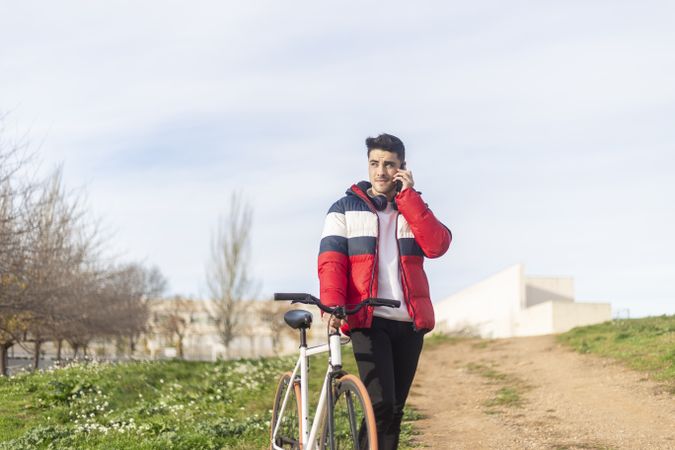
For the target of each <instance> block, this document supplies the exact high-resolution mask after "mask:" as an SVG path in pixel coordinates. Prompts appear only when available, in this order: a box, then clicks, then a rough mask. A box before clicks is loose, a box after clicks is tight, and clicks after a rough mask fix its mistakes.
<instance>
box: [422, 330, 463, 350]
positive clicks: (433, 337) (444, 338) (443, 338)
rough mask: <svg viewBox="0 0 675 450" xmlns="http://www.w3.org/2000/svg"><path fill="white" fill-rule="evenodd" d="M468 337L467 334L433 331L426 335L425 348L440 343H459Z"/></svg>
mask: <svg viewBox="0 0 675 450" xmlns="http://www.w3.org/2000/svg"><path fill="white" fill-rule="evenodd" d="M466 339H468V338H467V337H465V336H459V335H454V334H449V333H444V332H440V331H437V332H433V333H430V334H429V335H427V336H425V337H424V348H435V347H437V346H439V345H453V344H458V343H460V342H462V341H465V340H466Z"/></svg>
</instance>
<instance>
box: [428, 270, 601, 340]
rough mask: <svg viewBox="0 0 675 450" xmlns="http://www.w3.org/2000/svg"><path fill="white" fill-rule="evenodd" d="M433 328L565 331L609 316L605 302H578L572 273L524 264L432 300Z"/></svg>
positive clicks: (499, 333)
mask: <svg viewBox="0 0 675 450" xmlns="http://www.w3.org/2000/svg"><path fill="white" fill-rule="evenodd" d="M434 310H435V312H436V323H437V329H438V330H442V331H448V332H458V333H466V334H472V335H478V336H481V337H485V338H505V337H513V336H536V335H543V334H554V333H563V332H565V331H568V330H570V329H572V328H574V327H576V326H582V325H591V324H595V323H601V322H604V321H607V320H610V319H611V314H612V309H611V305H610V304H609V303H577V302H575V299H574V280H573V279H572V278H571V277H532V276H526V275H525V274H524V267H523V265H522V264H517V265H514V266H512V267H509V268H508V269H506V270H503V271H501V272H499V273H497V274H495V275H493V276H491V277H489V278H487V279H485V280H483V281H481V282H478V283H476V284H474V285H473V286H470V287H468V288H466V289H464V290H462V291H460V292H458V293H456V294H453V295H451V296H450V297H448V298H446V299H444V300H441V301H439V302H437V303H435V304H434Z"/></svg>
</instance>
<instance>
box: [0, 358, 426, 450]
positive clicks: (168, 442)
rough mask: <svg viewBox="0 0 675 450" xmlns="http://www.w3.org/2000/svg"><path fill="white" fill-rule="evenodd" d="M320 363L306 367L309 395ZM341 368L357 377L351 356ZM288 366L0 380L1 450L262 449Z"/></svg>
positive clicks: (188, 365)
mask: <svg viewBox="0 0 675 450" xmlns="http://www.w3.org/2000/svg"><path fill="white" fill-rule="evenodd" d="M325 358H326V355H317V356H315V357H313V359H312V360H311V363H310V367H311V368H313V370H312V372H311V373H310V377H311V378H312V383H313V384H312V386H313V388H315V389H318V387H319V385H320V382H321V379H320V378H321V377H322V376H323V374H324V367H325V364H326V362H325V361H326V359H325ZM343 359H344V360H345V367H346V368H347V370H349V371H351V372H353V373H357V372H356V368H355V363H354V361H353V357H352V355H351V348H345V349H344V350H343ZM294 363H295V360H294V358H287V357H284V358H265V359H256V360H238V361H227V362H218V363H206V362H186V361H164V362H137V363H125V364H92V363H90V364H78V365H74V366H70V367H67V368H63V369H57V370H53V371H48V372H43V373H36V374H22V375H18V376H15V377H12V378H8V379H0V449H12V450H15V449H29V448H30V449H33V448H45V449H47V448H49V449H52V448H55V449H56V448H58V449H62V448H78V449H79V448H97V449H120V448H124V449H192V448H195V449H220V448H226V449H263V448H267V446H268V442H267V438H268V435H269V421H270V416H271V411H270V408H271V404H272V400H273V396H274V389H275V387H276V381H277V379H278V377H279V375H280V374H281V373H282V372H284V371H287V370H291V369H292V368H293V365H294ZM407 418H408V420H410V419H411V418H414V414H408V415H407ZM411 435H412V427H411V424H410V423H406V425H405V431H404V442H410V440H411ZM406 447H407V445H404V448H406Z"/></svg>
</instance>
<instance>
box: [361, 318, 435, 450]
mask: <svg viewBox="0 0 675 450" xmlns="http://www.w3.org/2000/svg"><path fill="white" fill-rule="evenodd" d="M351 338H352V348H353V349H354V357H355V359H356V364H357V366H358V368H359V374H360V376H361V381H363V384H365V385H366V389H368V394H369V395H370V400H371V402H372V403H373V410H374V412H375V420H376V421H377V440H378V443H379V448H380V449H381V450H389V449H396V448H398V439H399V434H400V433H401V419H402V418H403V407H404V406H405V401H406V399H407V398H408V392H409V391H410V386H411V385H412V382H413V378H414V377H415V371H416V370H417V361H418V360H419V356H420V353H421V352H422V344H423V343H424V336H423V334H422V333H420V332H417V331H415V330H414V329H413V325H412V323H411V322H399V321H396V320H388V319H383V318H380V317H373V324H372V327H371V328H358V329H355V330H352V332H351ZM361 448H364V447H363V446H362V447H361Z"/></svg>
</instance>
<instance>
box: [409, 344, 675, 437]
mask: <svg viewBox="0 0 675 450" xmlns="http://www.w3.org/2000/svg"><path fill="white" fill-rule="evenodd" d="M409 403H410V404H411V405H413V406H415V407H416V408H417V409H418V410H419V411H420V412H421V413H422V414H423V415H424V416H425V418H424V419H422V420H420V421H417V422H416V427H417V428H418V429H420V430H421V431H422V434H421V435H420V436H418V438H417V439H418V441H419V443H420V448H425V447H426V448H432V449H470V450H476V449H519V450H520V449H556V450H563V449H570V450H571V449H675V396H673V395H672V394H669V393H667V392H665V391H664V389H663V387H660V386H659V385H658V384H656V383H654V382H652V381H650V380H649V379H647V377H646V376H645V375H644V374H642V373H638V372H635V371H632V370H630V369H626V368H624V367H622V366H621V365H620V364H618V363H614V362H611V361H608V360H605V359H602V358H598V357H595V356H592V355H581V354H578V353H574V352H572V351H570V350H568V349H566V348H565V347H563V346H560V345H559V344H557V343H556V342H555V340H554V338H553V337H551V336H542V337H534V338H515V339H505V340H494V341H473V340H472V341H461V342H460V343H456V344H452V343H442V344H440V345H437V346H435V347H430V348H425V350H424V352H423V353H422V359H421V361H420V366H419V369H418V372H417V376H416V378H415V382H414V384H413V388H412V392H411V394H410V398H409Z"/></svg>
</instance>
